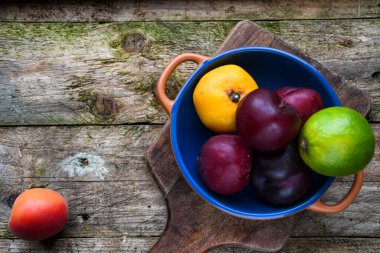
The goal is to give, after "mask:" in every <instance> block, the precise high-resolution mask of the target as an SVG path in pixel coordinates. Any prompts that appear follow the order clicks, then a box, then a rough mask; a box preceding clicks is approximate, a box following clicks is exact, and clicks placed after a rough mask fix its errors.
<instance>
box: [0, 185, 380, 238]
mask: <svg viewBox="0 0 380 253" xmlns="http://www.w3.org/2000/svg"><path fill="white" fill-rule="evenodd" d="M9 184H12V185H18V186H17V188H27V187H28V186H30V185H31V184H35V185H38V184H43V185H47V187H49V188H52V189H55V190H58V191H59V192H61V193H62V194H63V195H64V196H65V197H66V198H67V199H68V202H69V208H70V216H69V222H68V224H67V226H66V227H65V228H64V230H63V231H62V233H61V234H60V235H59V237H60V238H72V237H86V238H92V237H96V238H97V237H120V236H129V237H138V236H159V235H160V234H161V233H162V232H163V230H164V228H165V225H166V219H167V210H166V205H165V203H164V200H163V198H162V196H161V193H160V192H159V191H158V190H157V186H155V185H154V182H147V181H145V182H144V181H134V182H133V181H121V182H112V181H111V182H75V181H74V182H70V181H65V182H62V181H56V182H49V181H45V180H43V179H40V180H36V179H25V178H24V179H22V180H9ZM349 186H350V183H348V182H336V183H334V184H333V185H332V186H331V189H329V192H328V193H326V195H325V197H324V199H325V200H326V201H328V202H330V201H331V202H336V201H339V200H340V198H341V197H342V196H344V194H345V193H346V192H347V191H348V188H349ZM4 189H5V190H4ZM9 192H11V193H12V195H9ZM16 192H18V190H16ZM379 192H380V184H379V182H374V183H371V182H367V183H365V184H364V186H363V188H362V190H361V193H360V195H359V196H358V198H357V199H356V201H355V202H354V203H353V204H352V205H351V206H350V207H349V208H348V209H346V210H345V211H344V212H341V213H337V214H318V213H314V212H305V214H304V215H303V217H302V218H301V220H300V221H299V222H298V223H297V224H296V227H295V229H294V231H293V233H292V236H293V237H379V235H380V224H379V219H380V211H379V209H380V208H379V207H380V193H379ZM4 194H5V196H4ZM1 195H3V196H4V199H2V200H1V203H0V207H1V209H0V214H1V215H0V238H13V236H12V235H11V234H10V233H9V232H8V230H7V223H8V220H9V215H10V210H11V208H10V205H9V202H11V200H10V198H11V197H12V196H13V197H14V196H15V194H14V193H13V191H12V190H9V186H8V185H5V186H3V185H2V186H1ZM3 196H2V197H3Z"/></svg>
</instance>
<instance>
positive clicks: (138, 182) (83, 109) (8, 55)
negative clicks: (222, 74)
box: [0, 0, 380, 253]
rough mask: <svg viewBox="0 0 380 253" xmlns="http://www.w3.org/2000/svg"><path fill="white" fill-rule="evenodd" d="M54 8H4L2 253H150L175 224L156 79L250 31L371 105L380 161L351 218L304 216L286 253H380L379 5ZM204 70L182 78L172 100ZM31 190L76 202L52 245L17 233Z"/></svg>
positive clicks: (329, 197)
mask: <svg viewBox="0 0 380 253" xmlns="http://www.w3.org/2000/svg"><path fill="white" fill-rule="evenodd" d="M53 2H54V3H53ZM53 2H50V3H49V4H44V3H38V2H36V1H34V2H32V3H27V4H23V3H17V4H12V3H1V4H0V21H1V22H0V125H1V127H0V175H1V177H0V252H91V251H92V252H146V251H148V250H149V249H150V248H151V247H152V245H153V244H154V243H155V242H156V241H157V240H158V238H159V236H160V234H161V233H162V231H163V230H164V228H165V225H166V219H167V211H166V205H165V202H164V199H163V197H162V195H161V193H160V191H159V189H158V187H157V185H156V184H155V182H154V180H153V178H152V176H151V175H150V173H149V171H148V168H147V164H146V160H145V153H146V151H147V148H148V146H149V145H150V143H152V140H153V139H154V138H155V137H156V136H157V134H158V133H159V131H160V129H161V128H162V126H163V124H164V123H165V121H166V120H167V116H166V114H165V112H164V111H163V109H162V108H161V106H160V105H159V103H158V102H157V99H156V97H155V94H154V90H155V84H156V81H157V78H158V77H159V75H160V73H161V71H162V70H163V68H164V66H165V65H166V64H168V63H169V62H170V60H171V59H172V58H173V57H175V56H176V55H178V54H180V53H183V52H194V53H199V54H205V55H213V53H214V52H215V50H216V49H217V48H218V47H219V45H220V44H221V42H222V41H223V40H224V38H225V37H226V35H227V33H228V32H229V31H230V30H231V29H232V27H234V25H235V24H236V23H237V21H238V20H242V19H251V20H254V21H256V22H257V23H258V24H260V25H261V26H263V27H264V28H266V29H268V30H269V31H271V32H272V33H274V34H275V35H277V36H279V37H280V38H282V39H283V40H285V41H286V42H288V43H290V44H291V45H293V46H295V47H297V48H299V49H301V50H302V51H304V52H306V53H307V54H309V55H310V56H312V57H314V58H315V59H317V60H318V61H320V62H321V63H322V64H325V65H326V66H328V67H329V68H331V69H332V70H334V71H335V72H337V73H338V74H340V75H341V76H342V77H344V78H345V79H347V80H348V81H349V82H350V83H351V84H353V85H354V86H356V87H359V88H361V89H362V90H364V91H366V92H367V93H368V94H369V95H370V96H371V98H372V102H373V108H372V112H371V114H370V116H369V121H370V122H371V125H372V127H373V130H374V132H375V135H376V138H377V147H376V153H375V157H374V159H373V160H372V162H371V163H370V164H369V165H368V167H367V168H366V177H365V183H364V185H363V188H362V191H361V193H360V195H359V197H358V198H357V200H356V201H355V203H353V204H352V205H351V206H350V207H349V208H348V209H347V210H346V211H344V212H342V213H338V214H330V215H326V214H316V213H312V212H305V215H304V216H303V218H302V219H301V220H300V221H299V222H298V224H297V226H296V228H295V229H294V231H293V233H292V236H291V238H290V240H289V241H288V243H287V244H286V246H285V247H284V249H283V250H282V251H281V252H366V253H367V252H380V191H379V190H380V170H379V165H380V157H379V144H380V143H379V139H380V124H379V122H380V83H379V82H380V81H379V80H380V6H379V2H378V1H376V0H356V1H354V0H342V1H331V2H330V1H327V0H316V1H301V0H296V1H290V0H287V1H258V2H256V3H249V2H248V1H242V2H234V1H225V0H223V1H215V2H212V1H205V0H203V1H160V2H157V3H156V2H154V1H145V2H143V3H142V2H139V1H133V2H132V1H131V2H124V1H112V2H111V1H109V2H105V3H102V2H98V3H96V2H95V3H92V2H89V1H88V2H87V1H84V2H82V3H75V2H74V1H69V2H66V1H56V2H55V1H53ZM252 2H253V1H252ZM115 21H116V22H115ZM194 68H195V65H192V64H184V65H182V66H181V67H180V68H179V69H178V70H177V71H176V72H175V73H174V74H173V75H172V78H171V82H170V85H169V86H170V88H169V89H170V93H171V94H172V95H173V97H174V96H175V94H176V93H177V92H178V90H179V88H180V86H181V84H183V82H184V81H185V80H186V78H187V77H188V76H189V74H190V73H191V72H192V71H193V70H194ZM351 182H352V177H344V178H339V179H338V180H336V182H334V184H333V186H332V187H330V189H329V191H328V193H327V194H326V195H325V196H324V200H326V201H331V202H334V201H336V200H339V199H340V198H341V197H342V196H343V195H344V194H345V193H346V191H347V189H348V188H349V186H350V184H351ZM31 187H48V188H51V189H55V190H57V191H59V192H61V193H62V194H63V195H64V196H65V197H66V198H67V199H68V202H69V207H70V217H69V222H68V224H67V226H66V227H65V229H64V230H63V231H62V233H60V234H59V235H58V236H57V237H55V238H53V239H51V240H48V241H46V242H43V243H38V242H24V241H22V240H19V239H16V238H14V237H13V236H12V235H11V234H10V233H9V232H8V230H7V222H8V218H9V214H10V210H11V208H10V206H11V205H12V203H13V201H14V199H15V197H16V196H17V195H18V194H19V193H20V192H21V191H22V190H25V189H28V188H31ZM212 252H248V251H247V250H244V249H240V248H236V247H232V246H228V247H223V248H217V249H214V250H212Z"/></svg>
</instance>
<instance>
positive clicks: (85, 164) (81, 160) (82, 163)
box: [78, 157, 88, 167]
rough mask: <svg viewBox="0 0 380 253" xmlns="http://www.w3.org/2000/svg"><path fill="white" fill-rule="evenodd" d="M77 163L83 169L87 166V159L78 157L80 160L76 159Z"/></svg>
mask: <svg viewBox="0 0 380 253" xmlns="http://www.w3.org/2000/svg"><path fill="white" fill-rule="evenodd" d="M78 161H79V164H80V166H81V167H85V166H87V165H88V159H87V158H82V157H80V158H78Z"/></svg>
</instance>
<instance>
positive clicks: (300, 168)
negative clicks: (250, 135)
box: [251, 143, 312, 206]
mask: <svg viewBox="0 0 380 253" xmlns="http://www.w3.org/2000/svg"><path fill="white" fill-rule="evenodd" d="M252 164H253V168H252V176H251V181H252V185H253V188H254V190H255V193H256V195H257V196H258V197H259V198H260V199H262V200H264V201H265V202H267V203H268V204H271V205H275V206H283V205H290V204H293V203H295V202H297V201H298V200H300V199H301V198H302V197H304V196H305V194H307V192H308V191H309V189H310V185H311V173H312V172H311V170H310V169H309V168H308V167H307V166H306V165H305V163H304V162H303V161H302V159H301V157H300V155H299V153H298V151H297V145H296V143H292V144H290V145H288V146H287V147H286V148H285V149H282V150H277V151H272V152H256V153H254V154H253V159H252Z"/></svg>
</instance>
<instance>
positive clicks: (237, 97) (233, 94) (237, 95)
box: [228, 90, 240, 103]
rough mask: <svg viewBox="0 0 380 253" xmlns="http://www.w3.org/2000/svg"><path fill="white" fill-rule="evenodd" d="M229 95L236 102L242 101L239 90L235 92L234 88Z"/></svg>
mask: <svg viewBox="0 0 380 253" xmlns="http://www.w3.org/2000/svg"><path fill="white" fill-rule="evenodd" d="M228 97H229V98H230V99H231V101H232V102H234V103H238V102H239V101H240V93H237V92H235V91H233V90H232V91H231V92H230V93H229V94H228Z"/></svg>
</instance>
